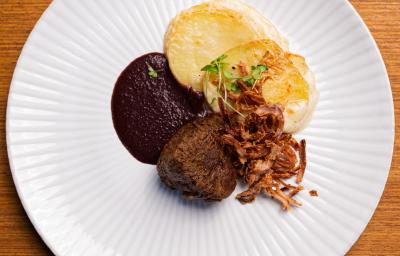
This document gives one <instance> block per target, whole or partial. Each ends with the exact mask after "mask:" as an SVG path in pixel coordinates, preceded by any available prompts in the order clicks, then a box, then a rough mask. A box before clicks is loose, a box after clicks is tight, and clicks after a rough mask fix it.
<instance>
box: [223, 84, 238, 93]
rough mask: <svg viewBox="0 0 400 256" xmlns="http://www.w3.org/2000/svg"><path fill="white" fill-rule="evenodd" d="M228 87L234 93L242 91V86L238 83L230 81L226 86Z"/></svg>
mask: <svg viewBox="0 0 400 256" xmlns="http://www.w3.org/2000/svg"><path fill="white" fill-rule="evenodd" d="M226 89H227V90H228V91H231V92H234V93H238V92H240V88H239V86H238V85H237V84H236V83H229V84H228V85H227V87H226Z"/></svg>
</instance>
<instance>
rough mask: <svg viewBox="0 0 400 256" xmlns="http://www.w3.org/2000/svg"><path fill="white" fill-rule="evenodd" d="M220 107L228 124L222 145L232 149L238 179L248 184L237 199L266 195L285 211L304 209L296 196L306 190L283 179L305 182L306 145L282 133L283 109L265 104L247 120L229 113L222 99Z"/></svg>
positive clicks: (247, 201) (275, 105) (243, 201)
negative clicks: (297, 208) (292, 207)
mask: <svg viewBox="0 0 400 256" xmlns="http://www.w3.org/2000/svg"><path fill="white" fill-rule="evenodd" d="M255 105H257V104H255ZM219 107H220V109H221V113H222V115H223V118H224V123H225V127H224V132H223V135H222V138H221V140H222V143H223V144H224V145H227V146H228V148H229V149H230V150H231V152H232V154H233V157H234V161H235V166H236V167H237V168H238V170H239V176H240V177H241V178H242V180H243V181H244V182H245V183H246V184H247V185H248V189H247V190H246V191H244V192H242V193H240V194H238V195H237V196H236V198H237V199H238V200H239V201H240V202H241V203H243V204H246V203H251V202H253V201H254V200H255V199H256V197H257V196H258V195H259V194H261V193H265V194H266V195H268V196H270V197H272V198H274V199H276V200H278V201H279V202H280V203H281V204H282V208H283V209H285V210H287V209H289V208H290V207H291V206H301V203H300V202H299V201H297V200H295V199H294V198H293V197H294V196H295V195H296V194H297V193H298V192H300V191H301V190H303V189H304V188H303V186H301V185H297V186H295V185H290V184H288V183H286V182H284V181H283V180H284V179H289V178H292V177H294V176H296V183H300V182H301V181H302V179H303V176H304V171H305V168H306V148H305V147H306V142H305V140H302V141H300V143H298V142H297V141H296V139H294V138H293V137H292V135H291V134H288V133H284V132H283V127H284V116H283V109H282V107H281V106H280V105H277V104H267V103H265V102H264V104H262V105H260V106H257V107H256V108H254V111H252V112H250V113H248V114H247V116H246V117H245V118H244V119H243V118H239V117H238V116H237V115H236V114H234V113H228V112H227V110H226V109H225V107H224V104H223V102H222V101H221V100H219Z"/></svg>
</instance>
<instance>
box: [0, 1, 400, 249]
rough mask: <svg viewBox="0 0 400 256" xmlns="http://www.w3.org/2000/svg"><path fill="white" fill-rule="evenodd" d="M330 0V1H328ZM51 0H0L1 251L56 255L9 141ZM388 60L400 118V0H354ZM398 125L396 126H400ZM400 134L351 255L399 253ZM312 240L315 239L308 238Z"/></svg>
mask: <svg viewBox="0 0 400 256" xmlns="http://www.w3.org/2000/svg"><path fill="white" fill-rule="evenodd" d="M327 1H332V0H327ZM49 3H50V0H0V130H1V132H0V143H1V144H0V255H7V256H8V255H52V254H51V251H50V250H49V249H48V248H47V247H46V245H45V244H44V243H43V242H42V240H41V239H40V237H39V235H38V234H37V233H36V231H35V230H34V228H33V227H32V224H31V223H30V221H29V219H28V218H27V216H26V214H25V212H24V210H23V208H22V206H21V203H20V201H19V199H18V196H17V194H16V191H15V187H14V184H13V181H12V178H11V173H10V169H9V166H8V160H7V151H6V142H5V131H4V130H5V112H6V104H7V95H8V89H9V84H10V80H11V77H12V73H13V70H14V67H15V63H16V61H17V59H18V56H19V54H20V51H21V48H22V46H23V44H24V43H25V41H26V38H27V37H28V35H29V33H30V31H31V30H32V28H33V26H34V24H35V22H36V21H37V20H38V19H39V17H40V15H41V14H42V12H43V11H44V10H45V9H46V7H47V6H48V4H49ZM351 3H352V4H353V5H354V6H355V8H356V9H357V10H358V12H359V13H360V14H361V16H362V17H363V19H364V20H365V22H366V23H367V25H368V27H369V28H370V30H371V32H372V34H373V35H374V37H375V39H376V41H377V43H378V45H379V48H380V49H381V52H382V54H383V57H384V59H385V63H386V66H387V68H388V71H389V76H390V80H391V84H392V91H393V97H394V102H395V110H396V119H399V118H400V112H399V111H400V0H379V1H378V0H353V1H351ZM399 128H400V127H399V123H397V124H396V130H397V131H398V130H399ZM399 142H400V137H398V136H397V138H396V146H395V149H394V157H393V162H392V169H391V171H390V175H389V180H388V183H387V185H386V189H385V192H384V194H383V197H382V200H381V202H380V204H379V206H378V209H377V211H376V212H375V214H374V217H373V218H372V220H371V222H370V223H369V225H368V227H367V229H366V230H365V232H364V233H363V234H362V236H361V237H360V239H359V240H358V242H357V243H356V244H355V245H354V246H353V248H352V249H351V251H350V252H349V255H360V256H364V255H400V216H399V215H400V145H399ZM310 243H312V241H310Z"/></svg>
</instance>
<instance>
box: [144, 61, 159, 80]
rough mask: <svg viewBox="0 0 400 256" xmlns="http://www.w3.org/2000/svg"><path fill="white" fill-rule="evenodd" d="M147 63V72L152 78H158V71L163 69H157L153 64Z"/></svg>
mask: <svg viewBox="0 0 400 256" xmlns="http://www.w3.org/2000/svg"><path fill="white" fill-rule="evenodd" d="M146 64H147V70H148V73H147V74H148V75H149V76H150V77H151V78H157V77H158V72H161V71H162V69H158V70H155V69H154V68H153V67H152V66H150V64H149V63H147V62H146Z"/></svg>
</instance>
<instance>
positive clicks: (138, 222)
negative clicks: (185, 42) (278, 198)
mask: <svg viewBox="0 0 400 256" xmlns="http://www.w3.org/2000/svg"><path fill="white" fill-rule="evenodd" d="M197 2H199V1H194V0H173V1H158V0H146V1H144V0H141V1H139V0H115V1H109V0H85V1H81V0H56V1H54V2H53V3H52V4H51V5H50V7H49V8H48V9H47V11H46V12H45V14H44V15H43V16H42V18H41V19H40V21H39V22H38V24H37V25H36V27H35V29H34V30H33V32H32V34H31V35H30V37H29V40H28V42H27V43H26V45H25V47H24V49H23V52H22V54H21V57H20V59H19V61H18V65H17V68H16V70H15V74H14V78H13V80H12V85H11V90H10V95H9V101H8V109H7V144H8V153H9V159H10V165H11V170H12V174H13V177H14V181H15V184H16V187H17V189H18V193H19V196H20V198H21V200H22V202H23V205H24V207H25V210H26V211H27V213H28V215H29V217H30V219H31V221H32V222H33V224H34V226H35V227H36V229H37V231H38V232H39V233H40V235H41V236H42V238H43V239H44V240H45V242H46V243H47V245H48V246H49V247H50V248H51V250H52V251H53V252H54V253H56V254H58V255H146V256H147V255H158V256H159V255H174V256H175V255H193V256H202V255H207V256H214V255H230V256H234V255H249V256H253V255H263V256H264V255H330V254H332V255H339V254H340V255H343V254H344V253H345V252H346V251H347V250H349V248H350V247H351V246H352V244H353V243H354V242H355V241H356V239H357V238H358V237H359V235H360V234H361V232H362V231H363V229H364V228H365V226H366V225H367V223H368V221H369V219H370V218H371V216H372V214H373V212H374V210H375V208H376V206H377V203H378V201H379V199H380V197H381V194H382V191H383V188H384V185H385V182H386V178H387V175H388V171H389V167H390V163H391V157H392V149H393V139H394V124H393V123H394V121H393V120H394V115H393V101H392V95H391V90H390V85H389V81H388V77H387V73H386V70H385V66H384V64H383V61H382V58H381V56H380V53H379V51H378V49H377V47H376V45H375V43H374V40H373V39H372V37H371V35H370V33H369V32H368V30H367V28H366V26H365V25H364V23H363V22H362V20H361V18H360V17H359V16H358V14H357V13H356V11H355V10H354V9H353V8H352V6H351V5H350V4H349V3H348V2H347V1H345V0H337V1H326V0H314V1H309V0H269V1H263V0H252V1H249V3H250V4H251V5H253V6H254V7H256V8H257V9H258V10H259V11H261V12H263V13H264V14H265V15H266V16H267V17H269V18H270V19H271V20H272V21H273V22H274V23H275V24H276V25H277V27H278V28H279V30H280V31H282V33H283V34H284V35H286V36H287V37H288V38H289V41H290V43H291V50H292V51H293V52H295V53H300V54H302V55H304V56H305V57H306V58H307V60H308V62H309V64H310V66H311V69H312V70H313V71H315V73H316V76H317V80H318V88H319V89H320V91H321V99H320V102H319V105H318V107H317V110H316V113H315V116H314V119H313V121H312V123H311V125H310V126H309V127H308V128H307V129H306V130H305V131H304V132H302V133H301V134H298V135H297V136H298V137H299V138H305V139H306V140H307V141H308V145H309V146H308V160H309V161H308V167H307V171H306V175H305V179H304V186H305V187H306V188H307V189H315V190H317V191H318V193H319V197H318V198H314V197H311V196H310V195H309V194H308V193H307V191H305V192H303V193H301V194H300V195H299V196H298V199H299V200H300V201H302V202H303V204H304V205H303V207H301V208H296V209H293V210H292V211H291V212H283V211H282V210H280V206H279V205H278V204H277V203H276V202H274V201H272V200H270V199H268V198H266V197H260V198H259V199H257V200H256V202H255V203H253V204H251V205H246V206H243V205H241V204H240V203H239V202H238V201H237V200H235V198H234V196H233V195H232V196H231V197H230V198H229V199H227V200H224V201H223V202H220V203H214V204H205V203H202V202H186V201H183V200H182V199H180V197H179V196H178V195H177V193H176V192H172V191H170V190H169V189H166V188H165V187H164V185H163V184H161V183H160V181H159V178H158V176H157V173H156V171H155V167H154V166H150V165H144V164H141V163H139V162H138V161H136V160H135V159H134V158H133V157H131V155H130V154H129V153H128V152H127V150H125V148H124V147H123V146H122V144H121V143H120V141H119V140H118V137H117V135H116V133H115V131H114V128H113V124H112V120H111V110H110V99H111V93H112V90H113V87H114V83H115V81H116V79H117V77H118V75H119V74H120V72H121V71H122V70H123V69H124V68H125V67H126V66H127V65H128V63H130V62H131V61H132V60H133V59H135V58H136V57H138V56H140V55H142V54H144V53H147V52H152V51H162V43H163V34H164V31H165V29H166V27H167V24H168V22H169V20H170V19H171V18H172V17H173V16H174V15H176V14H177V13H178V11H180V10H182V9H183V8H187V7H189V6H191V5H193V4H195V3H197ZM240 189H243V188H238V191H239V190H240ZM236 192H237V191H236Z"/></svg>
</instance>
